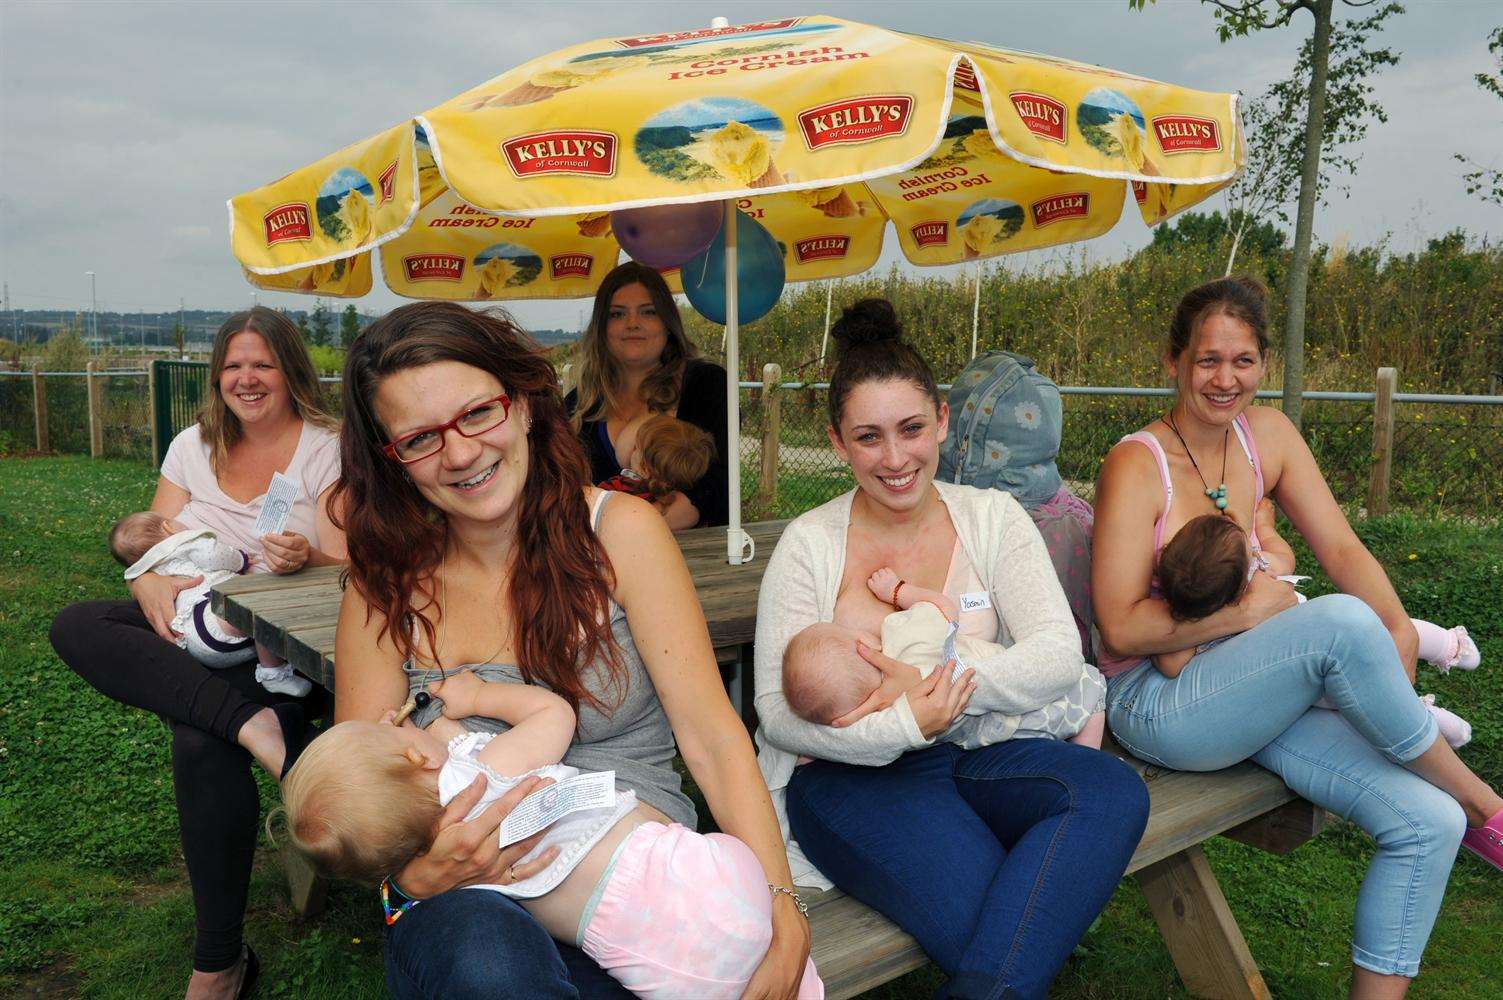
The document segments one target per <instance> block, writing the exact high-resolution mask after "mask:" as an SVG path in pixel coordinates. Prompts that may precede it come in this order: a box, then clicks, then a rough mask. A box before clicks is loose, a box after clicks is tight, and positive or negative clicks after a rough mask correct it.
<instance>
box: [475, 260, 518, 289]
mask: <svg viewBox="0 0 1503 1000" xmlns="http://www.w3.org/2000/svg"><path fill="white" fill-rule="evenodd" d="M518 270H519V268H518V267H517V265H516V263H515V262H513V261H511V260H510V259H508V258H506V257H492V258H491V259H490V260H488V261H486V262H485V264H483V265H482V266H481V267H480V269H479V271H478V272H476V273H477V275H478V277H479V284H478V285H477V287H476V289H475V295H476V297H477V298H482V299H492V298H495V297H496V294H497V293H498V292H500V291H501V289H503V288H505V287H506V285H507V283H508V282H510V281H511V279H512V278H514V277H516V276H517V273H518Z"/></svg>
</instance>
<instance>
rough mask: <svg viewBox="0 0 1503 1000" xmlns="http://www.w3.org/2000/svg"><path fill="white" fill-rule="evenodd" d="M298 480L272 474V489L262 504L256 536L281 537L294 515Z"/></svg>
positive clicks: (277, 473)
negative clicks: (293, 509) (293, 508)
mask: <svg viewBox="0 0 1503 1000" xmlns="http://www.w3.org/2000/svg"><path fill="white" fill-rule="evenodd" d="M297 495H298V488H297V480H295V479H291V478H289V477H287V476H284V475H282V474H281V473H280V472H273V473H272V474H271V487H270V489H268V490H267V491H266V500H265V501H264V502H263V503H262V504H261V516H260V517H258V518H256V527H255V536H256V537H257V538H260V537H261V536H262V535H280V534H281V533H282V529H283V528H285V527H287V518H288V517H290V516H291V515H292V505H293V504H294V503H296V502H297Z"/></svg>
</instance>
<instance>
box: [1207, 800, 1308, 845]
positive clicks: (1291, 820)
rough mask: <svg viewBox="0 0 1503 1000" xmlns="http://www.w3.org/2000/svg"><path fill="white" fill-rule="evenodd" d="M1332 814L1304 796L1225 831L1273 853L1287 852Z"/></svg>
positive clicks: (1228, 835)
mask: <svg viewBox="0 0 1503 1000" xmlns="http://www.w3.org/2000/svg"><path fill="white" fill-rule="evenodd" d="M1330 818H1331V814H1330V813H1328V812H1326V811H1325V810H1324V809H1322V808H1320V807H1319V806H1316V805H1312V804H1311V803H1309V802H1306V801H1305V800H1304V799H1295V800H1294V801H1293V802H1286V803H1284V804H1283V805H1281V806H1279V807H1278V808H1277V809H1275V810H1273V811H1272V812H1270V813H1265V814H1264V815H1262V816H1259V817H1258V818H1257V819H1254V820H1249V821H1248V822H1246V823H1243V824H1242V825H1241V826H1234V827H1232V828H1231V829H1230V830H1227V831H1226V832H1224V833H1223V834H1222V836H1223V837H1230V838H1231V839H1232V840H1236V841H1240V842H1242V843H1244V844H1248V845H1250V846H1252V847H1256V848H1259V849H1260V850H1264V851H1268V852H1269V853H1271V854H1288V853H1289V852H1290V851H1292V850H1294V849H1295V848H1296V847H1298V846H1299V845H1301V844H1303V843H1304V842H1305V841H1307V840H1309V839H1310V838H1311V837H1314V836H1315V835H1316V834H1318V833H1319V832H1320V831H1321V830H1323V829H1325V825H1326V823H1327V822H1328V821H1329V820H1330Z"/></svg>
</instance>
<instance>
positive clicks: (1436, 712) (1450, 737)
mask: <svg viewBox="0 0 1503 1000" xmlns="http://www.w3.org/2000/svg"><path fill="white" fill-rule="evenodd" d="M1420 701H1422V702H1424V703H1425V707H1426V708H1428V709H1429V710H1430V714H1431V715H1433V716H1435V722H1436V724H1437V725H1438V726H1440V735H1441V737H1442V738H1443V739H1444V740H1445V741H1446V742H1447V743H1449V744H1450V745H1451V749H1453V750H1460V749H1461V748H1462V747H1464V746H1466V745H1467V744H1468V743H1470V742H1471V741H1472V724H1471V723H1470V722H1468V721H1466V720H1465V719H1463V718H1462V717H1461V716H1459V715H1457V714H1456V713H1455V712H1450V711H1447V710H1446V709H1444V708H1441V707H1440V706H1439V705H1437V704H1435V695H1433V694H1427V695H1421V696H1420Z"/></svg>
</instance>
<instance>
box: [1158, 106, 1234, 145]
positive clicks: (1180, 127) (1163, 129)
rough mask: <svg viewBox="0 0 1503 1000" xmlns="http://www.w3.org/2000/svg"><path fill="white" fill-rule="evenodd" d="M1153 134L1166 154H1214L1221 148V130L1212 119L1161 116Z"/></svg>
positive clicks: (1187, 116) (1188, 116)
mask: <svg viewBox="0 0 1503 1000" xmlns="http://www.w3.org/2000/svg"><path fill="white" fill-rule="evenodd" d="M1153 134H1154V137H1155V138H1157V139H1158V141H1159V148H1160V149H1162V150H1163V151H1164V152H1166V153H1214V152H1215V151H1216V150H1218V149H1220V148H1221V129H1220V128H1219V127H1217V125H1216V122H1215V121H1214V120H1213V119H1210V118H1194V117H1192V116H1190V115H1160V116H1159V117H1157V118H1155V119H1154V120H1153Z"/></svg>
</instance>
